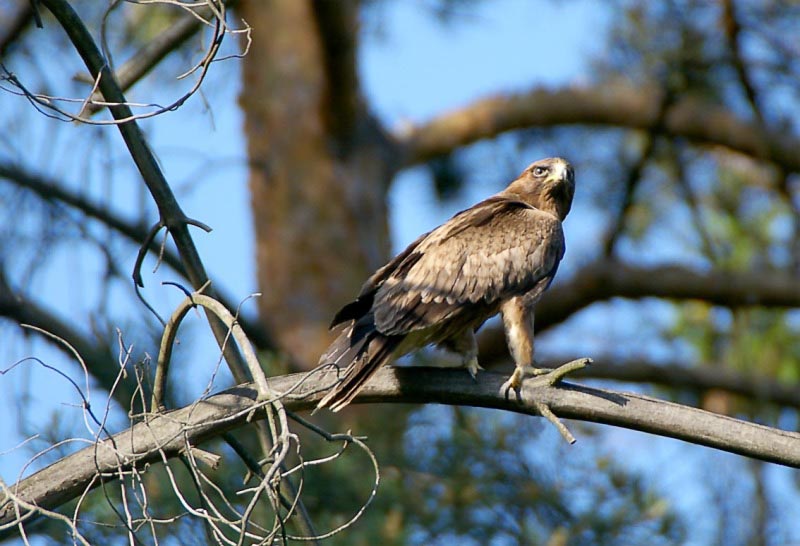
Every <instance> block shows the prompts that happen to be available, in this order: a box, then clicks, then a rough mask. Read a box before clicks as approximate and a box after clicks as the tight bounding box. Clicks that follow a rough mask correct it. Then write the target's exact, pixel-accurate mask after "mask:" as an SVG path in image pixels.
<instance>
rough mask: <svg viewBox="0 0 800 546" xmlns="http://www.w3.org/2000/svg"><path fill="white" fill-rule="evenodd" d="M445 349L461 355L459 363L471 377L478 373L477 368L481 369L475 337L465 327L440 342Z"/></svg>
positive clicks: (473, 333) (470, 330)
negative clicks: (453, 335) (455, 334)
mask: <svg viewBox="0 0 800 546" xmlns="http://www.w3.org/2000/svg"><path fill="white" fill-rule="evenodd" d="M442 345H443V346H444V348H445V349H447V350H449V351H452V352H454V353H456V354H459V355H461V365H462V366H463V367H465V368H466V369H467V371H468V372H469V375H470V376H472V379H475V377H476V376H477V375H478V370H482V369H483V368H482V367H481V365H480V364H478V341H477V339H475V332H474V331H473V330H472V329H471V328H467V329H466V330H464V331H463V332H461V333H460V334H458V335H457V336H455V337H451V338H449V339H447V340H445V341H444V343H442Z"/></svg>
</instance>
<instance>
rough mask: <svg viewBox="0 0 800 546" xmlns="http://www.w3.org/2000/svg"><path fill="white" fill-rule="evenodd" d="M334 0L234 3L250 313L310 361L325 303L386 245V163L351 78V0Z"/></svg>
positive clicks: (317, 348) (333, 303)
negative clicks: (253, 281) (250, 246)
mask: <svg viewBox="0 0 800 546" xmlns="http://www.w3.org/2000/svg"><path fill="white" fill-rule="evenodd" d="M337 5H338V7H339V9H337V10H333V9H331V8H332V6H331V5H330V4H329V3H328V2H311V1H307V0H270V1H261V0H256V1H245V2H241V3H240V4H239V9H240V14H241V15H242V16H243V17H244V19H245V20H246V21H248V23H249V24H250V25H251V26H252V28H253V36H252V39H253V46H252V52H253V53H252V54H251V55H248V56H247V57H245V58H244V60H243V70H244V86H243V91H242V95H241V98H240V103H241V106H242V109H243V111H244V119H245V127H244V129H245V133H246V135H247V141H248V156H249V158H250V164H251V170H250V190H251V194H252V203H253V216H254V221H255V236H256V241H257V243H256V245H257V247H256V254H257V267H258V279H259V287H260V289H261V291H262V292H263V294H264V295H263V297H262V298H261V300H260V304H259V305H260V313H261V318H262V320H263V321H264V322H265V323H266V325H267V327H268V329H269V331H271V332H273V334H274V336H275V338H276V340H277V341H278V343H279V345H280V346H281V348H282V349H283V350H285V351H286V352H287V353H289V355H290V356H292V357H293V359H294V360H296V361H298V362H306V363H312V364H313V363H315V362H316V360H317V358H318V357H319V355H320V354H321V353H322V351H323V350H324V348H325V346H326V344H327V343H328V342H329V341H330V337H329V335H328V332H327V327H328V323H329V321H330V319H331V317H332V316H333V313H334V312H335V310H336V308H337V307H338V306H340V305H342V304H343V303H345V302H346V301H347V300H348V298H350V297H351V296H352V295H353V294H354V293H357V291H358V288H359V286H360V284H361V283H362V282H363V281H364V279H366V277H367V276H368V274H369V273H370V272H371V271H372V270H373V269H375V268H376V267H378V266H379V265H380V264H381V262H382V261H383V260H384V259H385V258H386V255H387V253H388V235H387V223H386V205H385V189H386V187H387V186H388V179H389V176H390V175H389V172H388V170H387V168H386V162H385V161H384V160H383V153H382V148H383V144H382V137H381V134H380V131H379V129H378V128H377V125H376V124H374V123H373V122H372V120H371V118H370V116H369V114H368V112H367V111H366V109H365V107H364V105H363V101H362V100H361V97H360V92H359V89H358V81H357V75H356V72H355V36H356V35H357V6H356V4H355V3H354V2H345V3H340V4H337ZM347 67H351V68H350V69H349V70H348V69H347Z"/></svg>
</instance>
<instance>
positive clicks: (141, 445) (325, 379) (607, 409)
mask: <svg viewBox="0 0 800 546" xmlns="http://www.w3.org/2000/svg"><path fill="white" fill-rule="evenodd" d="M505 379H506V378H505V376H504V375H500V374H494V373H488V372H487V373H483V374H481V376H480V381H478V382H475V381H473V380H472V379H471V378H470V377H469V375H468V374H466V373H464V372H463V370H442V369H436V368H383V369H382V370H380V371H379V372H378V373H377V374H376V375H375V376H374V377H373V378H372V379H370V381H369V382H368V383H367V385H366V387H365V388H364V390H363V391H361V393H360V394H359V396H358V397H357V398H356V400H355V402H356V403H378V402H380V403H439V404H450V405H462V406H475V407H486V408H496V409H501V410H505V411H512V412H516V413H522V414H527V415H536V410H535V405H534V401H536V402H540V403H544V404H546V405H548V406H549V407H550V408H551V409H552V411H553V412H554V413H555V414H556V415H558V416H559V417H562V418H568V419H579V420H583V421H589V422H594V423H602V424H608V425H614V426H620V427H624V428H630V429H633V430H639V431H643V432H650V433H652V434H657V435H661V436H667V437H671V438H677V439H680V440H684V441H687V442H692V443H696V444H699V445H704V446H708V447H713V448H716V449H721V450H724V451H729V452H731V453H738V454H740V455H745V456H748V457H753V458H756V459H760V460H764V461H769V462H774V463H778V464H782V465H785V466H790V467H795V468H800V434H798V433H795V432H788V431H783V430H778V429H774V428H770V427H766V426H763V425H758V424H755V423H749V422H746V421H741V420H739V419H734V418H731V417H726V416H722V415H716V414H713V413H709V412H706V411H703V410H699V409H696V408H691V407H687V406H683V405H680V404H674V403H670V402H665V401H662V400H657V399H654V398H650V397H647V396H641V395H638V394H631V393H622V392H615V391H609V390H604V389H595V388H589V387H582V386H578V385H573V384H567V383H564V384H561V385H560V386H558V387H547V386H545V385H540V384H538V385H537V384H536V381H535V380H530V381H528V382H526V383H525V385H524V386H523V389H522V400H521V401H518V400H516V399H515V398H514V397H513V396H512V398H511V399H507V398H506V397H505V395H504V394H503V393H502V392H501V384H502V383H503V381H504V380H505ZM334 380H335V374H334V373H333V372H324V373H323V372H317V373H315V374H293V375H288V376H281V377H276V378H272V379H270V380H269V383H270V388H271V390H273V391H275V392H282V393H289V394H286V395H284V396H283V397H282V400H283V404H284V406H285V407H286V409H287V410H292V411H299V410H308V409H311V408H312V407H314V405H315V404H316V402H317V401H318V399H319V398H320V396H321V394H322V392H321V391H322V390H324V389H325V388H327V387H329V386H330V385H331V384H332V382H333V381H334ZM290 391H291V393H290ZM255 398H256V391H255V390H254V389H252V388H250V387H249V386H239V387H236V388H233V389H229V390H227V391H225V392H223V393H220V394H217V395H214V396H212V397H210V398H208V399H206V400H202V401H199V402H197V403H194V404H192V405H190V406H187V407H185V408H182V409H180V410H176V411H172V412H168V413H166V414H163V415H150V416H147V417H146V418H145V420H144V422H141V423H138V424H136V425H134V426H133V427H131V428H130V429H128V430H126V431H124V432H121V433H119V434H117V435H115V436H114V438H113V440H112V439H109V440H105V441H101V442H99V443H98V444H97V445H92V446H90V447H87V448H85V449H83V450H81V451H78V452H77V453H75V454H73V455H69V456H67V457H64V458H63V459H61V460H59V461H58V462H56V463H54V464H52V465H50V466H48V467H47V468H44V469H42V470H40V471H39V472H37V473H35V474H33V475H32V476H30V477H28V478H25V479H23V480H21V481H20V482H18V483H17V484H14V485H11V486H8V488H7V491H9V492H11V493H13V495H14V496H15V497H17V498H19V499H21V500H23V501H25V502H27V503H31V504H35V505H36V506H39V507H42V508H48V509H49V508H55V507H57V506H59V505H61V504H63V503H65V502H67V501H69V500H70V499H72V498H75V497H76V496H78V495H80V494H82V493H83V492H84V491H85V490H86V489H87V488H91V487H93V486H94V485H97V483H98V482H97V481H96V476H97V475H98V473H106V472H110V473H113V474H114V475H116V473H118V472H119V471H120V465H122V469H123V470H124V469H125V468H131V467H134V466H135V467H140V466H142V465H144V464H146V463H151V462H155V461H158V460H160V459H161V457H162V455H166V456H167V457H174V456H176V455H178V454H179V453H180V452H181V451H182V450H184V449H185V448H186V446H187V442H188V445H191V446H196V445H199V444H201V443H202V442H205V441H207V440H209V439H211V438H214V437H217V436H219V435H220V434H222V433H223V432H225V431H228V430H231V429H233V428H235V427H237V426H241V425H243V424H245V423H246V422H247V421H248V416H251V415H252V412H253V410H254V408H256V407H260V406H259V405H258V404H256V403H254V400H255ZM260 413H261V412H259V413H258V414H257V415H260ZM15 519H16V515H15V505H14V502H12V501H11V500H9V499H6V500H5V501H4V502H3V504H2V505H0V525H4V526H7V527H6V528H5V531H3V532H1V533H0V537H2V536H3V535H6V536H7V535H8V534H9V533H10V532H12V530H13V529H14V528H13V527H12V526H9V524H12V525H13V522H14V521H15Z"/></svg>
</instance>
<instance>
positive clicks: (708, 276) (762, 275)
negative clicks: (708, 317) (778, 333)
mask: <svg viewBox="0 0 800 546" xmlns="http://www.w3.org/2000/svg"><path fill="white" fill-rule="evenodd" d="M614 297H621V298H633V299H638V298H647V297H655V298H667V299H695V300H702V301H705V302H708V303H710V304H713V305H721V306H725V307H743V306H751V305H761V306H764V307H787V308H788V307H800V283H798V282H797V279H796V277H794V276H793V275H787V274H785V273H781V272H777V271H754V272H724V271H712V272H709V273H698V272H695V271H692V270H691V269H687V268H684V267H678V266H658V267H634V266H630V265H626V264H623V263H620V262H617V261H614V260H601V261H597V262H594V263H593V264H590V265H588V266H586V267H584V268H583V269H582V270H581V271H580V272H579V273H578V274H577V275H575V276H574V277H573V278H572V279H571V280H569V281H568V282H565V283H563V284H558V285H555V286H553V287H552V288H551V289H550V290H549V291H548V292H546V293H545V295H544V297H543V298H542V301H541V302H539V304H538V305H537V307H536V326H537V329H544V328H547V327H549V326H552V325H554V324H558V323H560V322H563V321H564V320H566V318H567V317H569V316H570V315H572V314H573V313H576V312H577V311H579V310H581V309H583V308H585V307H587V306H589V305H590V304H592V303H594V302H597V301H603V300H608V299H611V298H614Z"/></svg>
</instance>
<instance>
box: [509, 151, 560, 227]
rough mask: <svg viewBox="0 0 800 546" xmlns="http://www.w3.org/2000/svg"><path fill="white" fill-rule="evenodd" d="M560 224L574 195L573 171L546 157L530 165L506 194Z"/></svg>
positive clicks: (558, 161) (558, 160)
mask: <svg viewBox="0 0 800 546" xmlns="http://www.w3.org/2000/svg"><path fill="white" fill-rule="evenodd" d="M506 191H508V192H510V193H514V194H517V195H518V196H519V197H520V198H521V199H522V200H524V201H525V202H527V203H530V204H531V205H533V206H534V207H536V208H538V209H541V210H544V211H547V212H552V213H553V214H555V215H556V216H558V217H559V218H560V219H561V220H563V219H564V218H565V217H566V216H567V213H568V212H569V209H570V207H572V196H573V195H574V194H575V171H574V170H573V169H572V165H570V164H569V161H567V160H566V159H562V158H560V157H548V158H547V159H540V160H539V161H536V162H534V163H531V164H530V165H529V166H528V168H527V169H525V170H524V171H522V174H520V175H519V178H517V179H516V180H514V181H513V182H512V183H511V185H510V186H509V187H508V189H507V190H506Z"/></svg>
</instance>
